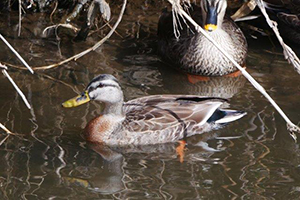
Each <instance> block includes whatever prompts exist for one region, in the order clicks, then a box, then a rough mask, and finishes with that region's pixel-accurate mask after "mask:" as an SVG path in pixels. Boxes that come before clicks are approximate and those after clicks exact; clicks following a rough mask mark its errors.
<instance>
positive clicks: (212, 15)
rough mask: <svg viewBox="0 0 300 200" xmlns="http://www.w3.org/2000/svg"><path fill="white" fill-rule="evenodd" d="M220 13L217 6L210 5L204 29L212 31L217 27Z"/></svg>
mask: <svg viewBox="0 0 300 200" xmlns="http://www.w3.org/2000/svg"><path fill="white" fill-rule="evenodd" d="M217 22H218V13H217V9H216V7H211V6H210V7H208V11H207V16H206V22H205V25H204V29H205V30H207V31H209V32H212V31H214V30H216V29H217Z"/></svg>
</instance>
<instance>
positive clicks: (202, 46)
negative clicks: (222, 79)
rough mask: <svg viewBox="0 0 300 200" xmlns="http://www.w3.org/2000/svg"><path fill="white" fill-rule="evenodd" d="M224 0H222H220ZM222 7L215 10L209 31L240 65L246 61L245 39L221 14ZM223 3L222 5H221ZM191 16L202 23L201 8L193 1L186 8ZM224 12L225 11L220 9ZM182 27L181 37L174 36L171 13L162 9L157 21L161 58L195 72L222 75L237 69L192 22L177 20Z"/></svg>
mask: <svg viewBox="0 0 300 200" xmlns="http://www.w3.org/2000/svg"><path fill="white" fill-rule="evenodd" d="M219 1H223V0H219ZM224 6H225V8H222V9H223V10H221V12H220V13H219V14H218V22H217V23H218V24H217V28H216V30H214V31H208V34H209V35H210V36H211V37H212V38H213V39H214V40H215V41H216V42H217V43H218V44H220V45H221V46H222V48H223V49H224V50H225V51H227V52H228V53H229V55H231V56H232V57H233V58H234V59H235V60H236V61H237V62H238V63H239V64H240V65H242V66H243V65H244V64H245V59H246V55H247V42H246V39H245V37H244V35H243V33H242V31H241V30H240V29H239V28H238V27H237V25H236V24H235V23H234V22H233V21H232V20H231V19H230V18H228V17H224V14H225V10H226V4H225V5H224ZM224 6H223V7H224ZM189 12H190V14H191V16H192V18H193V19H194V20H195V21H196V22H197V23H198V24H199V25H202V26H203V27H204V26H205V24H206V22H204V21H205V20H202V19H203V18H204V17H203V16H205V13H204V11H203V8H199V7H197V6H195V5H193V6H192V7H191V8H190V10H189ZM222 12H224V13H222ZM180 24H181V25H182V29H180V28H178V29H179V32H180V37H179V38H178V39H176V37H175V36H174V29H173V20H172V13H171V12H167V11H164V12H163V14H162V15H161V17H160V20H159V24H158V36H159V42H158V52H159V54H160V55H161V56H162V58H163V60H164V61H165V62H167V63H169V64H172V65H174V67H177V68H179V69H180V70H182V71H184V72H187V73H190V74H196V75H204V76H223V75H226V74H229V73H232V72H234V71H236V68H235V67H234V66H233V64H232V63H231V62H230V61H229V60H228V59H226V58H225V57H224V56H223V55H222V53H221V52H220V51H219V50H218V49H217V48H216V47H215V46H214V45H213V44H212V43H211V42H210V41H208V40H207V39H206V38H205V37H204V36H203V35H202V34H201V33H198V32H197V31H196V30H195V29H194V27H193V25H190V24H188V25H189V27H187V25H186V22H183V21H182V20H180Z"/></svg>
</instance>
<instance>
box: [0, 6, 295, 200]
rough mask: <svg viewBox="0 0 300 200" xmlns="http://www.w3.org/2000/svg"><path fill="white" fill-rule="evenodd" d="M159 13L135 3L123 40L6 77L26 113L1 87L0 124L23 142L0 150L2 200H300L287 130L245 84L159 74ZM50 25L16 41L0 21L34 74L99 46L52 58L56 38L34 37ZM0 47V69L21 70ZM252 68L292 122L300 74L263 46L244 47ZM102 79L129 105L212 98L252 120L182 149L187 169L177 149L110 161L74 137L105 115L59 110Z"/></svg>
mask: <svg viewBox="0 0 300 200" xmlns="http://www.w3.org/2000/svg"><path fill="white" fill-rule="evenodd" d="M130 6H131V7H130ZM136 7H137V8H136ZM133 8H135V9H133ZM160 10H161V8H160V7H159V6H158V7H157V8H155V9H154V8H151V9H150V8H149V9H146V7H145V5H144V4H143V5H142V6H136V5H135V7H134V6H132V4H130V5H129V7H128V9H127V12H126V14H125V16H124V18H123V21H122V23H121V25H120V27H119V28H118V29H117V30H118V32H119V33H120V34H121V35H122V36H123V37H124V38H123V39H122V38H120V37H119V36H117V35H114V36H113V37H112V38H111V39H110V40H109V41H108V42H106V43H105V44H104V45H103V46H102V47H101V48H99V49H98V50H97V51H96V52H93V53H90V54H88V55H86V56H84V57H83V58H81V59H79V60H78V61H77V62H70V63H68V64H66V65H63V66H60V67H57V68H54V69H50V70H46V71H37V73H36V74H35V75H31V74H30V73H29V72H27V71H20V70H15V69H11V70H9V73H10V75H11V76H12V77H13V78H14V80H15V81H16V82H17V84H18V85H19V86H20V87H21V89H22V90H23V91H24V93H25V95H26V96H27V97H28V99H29V101H30V103H31V105H32V106H33V110H32V111H29V110H28V109H27V108H26V107H25V105H24V103H23V102H22V100H21V98H20V97H19V96H18V95H17V93H16V92H15V90H14V89H13V87H12V86H11V85H10V83H9V82H8V80H7V79H6V78H5V77H4V76H0V97H1V98H0V107H1V112H0V122H1V123H2V124H4V125H5V126H6V127H8V128H9V129H10V130H12V131H13V132H16V133H19V134H21V136H10V137H9V138H8V139H7V140H6V141H5V142H4V143H3V144H2V145H1V147H0V160H1V161H0V162H1V165H0V185H1V188H0V198H1V199H127V198H128V199H145V198H148V199H234V198H243V199H254V198H256V199H265V198H266V199H299V196H300V175H299V174H300V149H299V142H298V143H294V141H293V140H292V139H291V137H290V136H289V134H288V132H287V131H286V125H285V122H284V121H283V119H282V118H281V117H280V116H279V115H278V114H277V113H276V111H275V110H274V109H273V107H272V106H271V105H270V104H269V103H268V102H267V100H266V99H264V98H263V97H262V95H261V94H260V93H259V92H257V91H256V90H255V89H254V88H253V87H252V86H251V85H250V84H249V83H248V82H247V81H246V80H245V79H244V78H243V77H238V78H215V79H211V80H210V81H208V82H201V83H197V84H194V85H193V84H191V83H189V82H188V80H187V78H186V76H185V75H183V74H181V73H179V72H177V71H174V70H173V69H170V68H168V67H167V66H166V65H165V64H163V63H161V62H160V60H159V58H158V57H157V56H156V54H155V48H156V47H155V46H156V35H155V33H156V24H157V20H158V17H159V13H160ZM45 15H46V14H34V15H31V14H28V15H26V17H24V19H23V21H22V26H23V28H22V34H21V37H19V38H18V37H17V31H16V25H17V22H18V21H17V20H18V16H17V13H14V12H12V13H11V15H7V14H5V15H3V14H2V15H1V24H0V31H1V33H2V34H3V35H4V36H5V37H6V38H7V39H8V40H9V42H10V43H11V44H12V45H13V46H14V47H16V49H17V50H18V51H19V52H20V53H21V55H23V56H24V58H25V59H26V60H27V61H28V63H29V64H30V65H31V66H41V65H45V64H52V63H54V62H57V61H60V60H62V59H64V58H67V57H68V56H71V55H73V54H74V53H76V52H80V51H82V50H84V49H86V48H88V47H90V46H91V45H92V44H94V43H95V42H96V39H97V37H96V36H95V37H94V38H89V39H88V41H87V42H82V43H73V42H71V41H70V40H68V39H66V38H62V41H61V43H60V48H58V45H57V41H56V40H55V39H49V38H47V39H43V38H41V37H40V35H39V34H40V32H41V30H42V29H43V28H45V27H46V26H47V25H49V24H50V23H49V20H48V17H49V16H48V15H46V16H47V17H46V18H47V20H45ZM116 15H117V13H114V17H116ZM0 46H1V48H0V61H3V62H8V63H14V64H19V63H18V61H17V60H16V58H15V57H14V56H13V55H12V53H11V52H10V51H9V50H8V48H7V47H5V45H4V44H3V43H0ZM269 52H273V53H269ZM247 64H248V71H249V72H251V74H252V75H253V76H254V77H255V78H256V79H257V80H258V81H259V82H260V83H261V84H262V85H263V86H264V87H265V88H266V90H267V91H268V92H269V93H270V95H271V96H272V97H273V98H274V99H275V100H276V101H277V103H278V104H279V105H280V106H281V107H282V109H283V110H284V111H285V112H286V114H287V115H288V116H289V117H290V118H291V119H292V120H293V121H294V122H296V123H297V122H298V121H299V120H300V114H299V110H300V101H299V98H300V78H299V77H300V75H299V74H297V73H296V72H295V71H294V70H293V68H292V67H291V66H290V65H289V64H288V63H287V62H286V61H285V60H284V59H283V56H282V55H281V49H280V48H279V47H277V48H273V46H272V44H271V43H270V42H269V39H268V38H261V39H259V40H258V41H255V40H251V39H249V56H248V60H247ZM100 73H110V74H113V75H115V76H116V77H117V78H118V79H119V80H120V83H121V85H122V87H123V89H124V94H125V98H126V99H132V98H135V97H141V96H144V95H149V94H161V93H174V94H177V93H180V94H198V95H209V96H219V97H225V98H231V99H230V105H231V107H232V108H234V109H239V110H244V111H246V112H247V113H248V115H247V116H246V117H244V118H242V119H241V120H239V121H237V122H234V123H232V124H230V125H229V126H227V127H225V128H223V129H221V130H218V131H214V132H210V133H207V134H204V135H199V136H195V137H191V138H189V140H188V143H189V144H188V146H187V151H186V156H185V161H184V162H183V163H180V162H179V160H178V158H177V156H176V152H175V147H176V146H177V144H167V145H159V146H147V147H144V148H139V149H126V150H123V151H121V153H122V155H123V156H122V157H120V158H118V159H115V160H114V161H111V162H109V161H106V160H104V159H103V158H102V157H101V156H100V155H98V154H97V153H96V152H95V151H93V150H92V148H91V147H89V146H88V145H87V144H86V142H85V140H84V139H83V138H82V136H81V134H82V129H83V128H84V127H85V125H86V123H87V122H88V121H89V120H90V119H92V118H93V117H94V116H96V115H97V114H99V110H100V106H99V105H97V104H96V103H90V104H87V105H84V106H81V107H78V108H74V109H63V108H62V107H61V103H62V102H63V101H64V100H66V99H68V98H70V97H73V96H74V95H75V94H76V92H79V91H82V90H83V89H84V87H85V85H86V84H88V83H89V81H90V80H91V79H92V78H93V77H94V76H95V75H97V74H100ZM2 133H3V132H2ZM4 137H5V134H4V133H3V136H1V140H2V139H3V138H4Z"/></svg>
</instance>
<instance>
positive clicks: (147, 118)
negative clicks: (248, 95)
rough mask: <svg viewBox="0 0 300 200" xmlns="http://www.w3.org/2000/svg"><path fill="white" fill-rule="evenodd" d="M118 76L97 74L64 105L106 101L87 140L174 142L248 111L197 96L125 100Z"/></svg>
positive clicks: (118, 143) (122, 143) (119, 143)
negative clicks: (228, 108) (223, 107)
mask: <svg viewBox="0 0 300 200" xmlns="http://www.w3.org/2000/svg"><path fill="white" fill-rule="evenodd" d="M123 99H124V97H123V92H122V89H121V87H120V85H119V83H118V81H117V79H116V78H115V77H114V76H112V75H109V74H102V75H99V76H97V77H95V78H94V79H93V80H92V81H91V82H90V83H89V84H88V86H87V87H86V90H85V92H83V93H82V94H81V95H79V96H77V97H75V98H72V99H70V100H68V101H66V102H64V103H63V104H62V105H63V106H64V107H66V108H69V107H75V106H78V105H81V104H83V103H86V102H89V101H90V100H95V101H100V102H102V103H104V110H103V111H102V113H101V115H100V116H98V117H96V118H95V119H93V120H92V121H90V122H89V123H88V124H87V126H86V128H85V132H86V139H87V140H88V141H90V142H97V143H103V144H105V145H108V146H126V145H149V144H159V143H169V142H175V141H178V140H180V139H183V138H185V137H189V136H192V135H195V134H201V133H203V132H207V131H210V130H214V129H217V128H220V127H222V126H223V125H224V124H226V123H228V122H231V121H235V120H237V119H239V118H241V117H243V116H244V115H245V114H246V113H245V112H241V111H235V110H226V109H221V108H220V106H221V105H222V104H223V103H224V102H225V101H226V100H225V99H221V98H213V97H201V96H195V95H152V96H145V97H141V98H137V99H133V100H130V101H128V102H126V103H125V102H124V100H123Z"/></svg>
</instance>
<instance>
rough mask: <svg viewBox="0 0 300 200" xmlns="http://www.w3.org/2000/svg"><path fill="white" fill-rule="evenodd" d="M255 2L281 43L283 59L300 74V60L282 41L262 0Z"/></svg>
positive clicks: (275, 24)
mask: <svg viewBox="0 0 300 200" xmlns="http://www.w3.org/2000/svg"><path fill="white" fill-rule="evenodd" d="M256 4H257V6H258V7H259V9H260V11H261V13H262V14H263V15H264V17H265V18H266V21H267V23H268V25H269V26H270V28H272V30H273V32H274V33H275V35H276V37H277V39H278V41H279V43H280V44H281V46H282V48H283V54H284V57H285V59H286V60H288V62H289V63H290V64H292V65H293V66H294V67H295V70H296V71H297V72H298V73H299V74H300V60H299V58H298V57H297V55H296V54H295V52H294V51H293V50H292V49H291V48H290V47H289V46H288V45H286V44H285V43H284V41H283V39H282V37H281V36H280V33H279V31H278V28H277V23H276V22H275V21H273V20H271V19H270V17H269V15H268V14H267V11H266V8H265V6H264V3H263V2H262V0H256Z"/></svg>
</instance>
